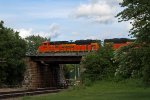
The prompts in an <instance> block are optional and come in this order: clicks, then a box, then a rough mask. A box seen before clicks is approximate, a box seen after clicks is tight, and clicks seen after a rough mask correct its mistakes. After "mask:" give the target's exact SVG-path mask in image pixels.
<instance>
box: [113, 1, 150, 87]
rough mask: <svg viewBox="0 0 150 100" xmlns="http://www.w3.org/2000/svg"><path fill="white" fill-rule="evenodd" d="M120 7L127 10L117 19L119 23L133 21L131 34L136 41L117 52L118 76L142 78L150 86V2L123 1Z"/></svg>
mask: <svg viewBox="0 0 150 100" xmlns="http://www.w3.org/2000/svg"><path fill="white" fill-rule="evenodd" d="M120 5H121V6H122V7H125V9H124V10H123V11H122V12H120V13H119V14H118V15H117V17H119V21H131V24H132V25H133V28H132V29H131V30H130V32H131V35H133V37H135V38H136V41H135V43H132V44H131V45H128V46H126V47H123V48H121V49H119V50H118V51H117V52H116V55H115V60H116V61H118V66H119V67H118V69H117V72H116V75H117V74H119V76H122V77H124V78H129V77H138V78H142V79H143V82H144V83H146V84H150V52H149V51H150V1H149V0H123V2H122V3H120Z"/></svg>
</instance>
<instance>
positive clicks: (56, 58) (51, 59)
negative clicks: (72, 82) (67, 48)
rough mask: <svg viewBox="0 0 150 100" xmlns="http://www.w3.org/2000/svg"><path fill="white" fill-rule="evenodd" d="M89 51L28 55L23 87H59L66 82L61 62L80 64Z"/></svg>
mask: <svg viewBox="0 0 150 100" xmlns="http://www.w3.org/2000/svg"><path fill="white" fill-rule="evenodd" d="M87 53H88V52H73V53H70V52H67V53H44V54H39V55H33V56H27V57H26V59H25V63H26V72H25V75H24V82H23V87H24V88H27V89H35V88H47V87H59V86H60V85H63V84H64V83H65V78H64V74H63V69H62V68H61V66H60V64H79V63H80V61H81V59H82V56H83V55H86V54H87Z"/></svg>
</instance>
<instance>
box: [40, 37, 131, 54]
mask: <svg viewBox="0 0 150 100" xmlns="http://www.w3.org/2000/svg"><path fill="white" fill-rule="evenodd" d="M133 41H134V40H133V39H127V38H114V39H105V40H104V44H112V48H113V49H114V50H116V49H118V48H120V47H121V46H125V45H128V44H129V43H131V42H133ZM100 47H101V40H76V41H74V42H72V41H45V42H43V43H42V44H41V45H40V46H39V47H38V53H52V52H91V51H97V50H98V49H99V48H100Z"/></svg>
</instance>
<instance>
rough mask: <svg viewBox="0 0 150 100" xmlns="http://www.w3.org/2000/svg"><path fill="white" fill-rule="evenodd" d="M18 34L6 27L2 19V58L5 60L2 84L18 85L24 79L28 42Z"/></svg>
mask: <svg viewBox="0 0 150 100" xmlns="http://www.w3.org/2000/svg"><path fill="white" fill-rule="evenodd" d="M18 34H19V33H18V32H15V31H14V30H13V29H11V28H6V27H4V25H3V22H2V21H1V23H0V58H2V59H4V60H5V62H2V63H1V64H0V84H1V85H2V84H6V85H17V84H19V83H21V81H22V80H23V74H24V70H25V66H24V63H23V57H24V56H25V52H26V42H25V40H23V39H22V38H21V37H20V36H19V35H18Z"/></svg>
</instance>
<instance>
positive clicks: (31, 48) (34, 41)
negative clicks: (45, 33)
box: [25, 35, 48, 55]
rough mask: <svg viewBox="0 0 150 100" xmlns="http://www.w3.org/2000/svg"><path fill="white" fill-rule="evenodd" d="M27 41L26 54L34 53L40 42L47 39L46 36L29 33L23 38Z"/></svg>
mask: <svg viewBox="0 0 150 100" xmlns="http://www.w3.org/2000/svg"><path fill="white" fill-rule="evenodd" d="M25 39H26V41H27V54H28V55H34V54H36V53H37V49H38V47H39V46H40V45H41V43H42V42H44V41H47V40H48V39H47V38H44V37H41V36H39V35H38V36H35V35H31V36H28V37H26V38H25Z"/></svg>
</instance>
